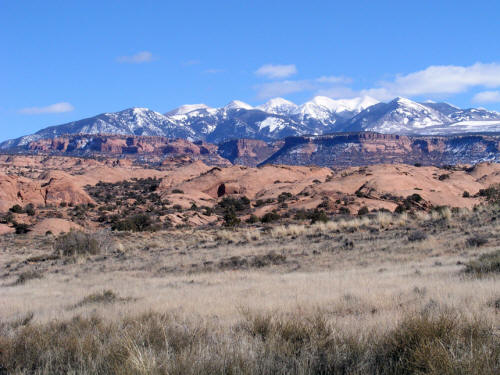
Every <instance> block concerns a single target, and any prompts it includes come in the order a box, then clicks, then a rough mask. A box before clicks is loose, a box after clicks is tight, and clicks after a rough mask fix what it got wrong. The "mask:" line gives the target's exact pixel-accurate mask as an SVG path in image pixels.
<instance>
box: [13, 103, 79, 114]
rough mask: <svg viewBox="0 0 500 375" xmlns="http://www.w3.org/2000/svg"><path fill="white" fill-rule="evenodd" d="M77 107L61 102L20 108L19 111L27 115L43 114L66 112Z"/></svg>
mask: <svg viewBox="0 0 500 375" xmlns="http://www.w3.org/2000/svg"><path fill="white" fill-rule="evenodd" d="M74 109H75V107H73V106H72V105H71V104H70V103H67V102H61V103H55V104H51V105H48V106H46V107H28V108H23V109H21V110H19V113H22V114H25V115H43V114H47V113H64V112H71V111H73V110H74Z"/></svg>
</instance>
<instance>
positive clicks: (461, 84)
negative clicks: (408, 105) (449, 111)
mask: <svg viewBox="0 0 500 375" xmlns="http://www.w3.org/2000/svg"><path fill="white" fill-rule="evenodd" d="M377 86H378V87H375V88H371V89H367V90H362V93H363V94H364V95H370V96H373V97H376V98H377V99H382V100H384V99H388V98H394V97H395V96H408V97H412V96H419V95H441V96H443V95H449V94H458V93H463V92H466V91H467V90H469V89H470V88H472V87H477V86H479V87H489V88H493V87H500V64H496V63H490V64H483V63H476V64H474V65H470V66H456V65H435V66H430V67H428V68H426V69H424V70H420V71H418V72H414V73H410V74H406V75H401V74H400V75H397V76H396V78H395V79H394V80H393V81H382V82H379V84H378V85H377Z"/></svg>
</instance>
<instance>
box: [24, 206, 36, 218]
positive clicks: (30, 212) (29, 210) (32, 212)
mask: <svg viewBox="0 0 500 375" xmlns="http://www.w3.org/2000/svg"><path fill="white" fill-rule="evenodd" d="M24 211H25V212H26V213H27V214H28V216H35V214H36V212H35V206H34V205H33V203H29V204H27V205H26V207H24Z"/></svg>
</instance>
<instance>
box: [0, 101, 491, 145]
mask: <svg viewBox="0 0 500 375" xmlns="http://www.w3.org/2000/svg"><path fill="white" fill-rule="evenodd" d="M339 131H346V132H357V131H374V132H379V133H391V134H456V133H467V132H487V131H490V132H491V131H494V132H499V131H500V113H498V112H493V111H488V110H486V109H482V108H479V109H476V108H470V109H460V108H458V107H455V106H453V105H451V104H447V103H433V102H429V103H427V102H426V103H417V102H414V101H411V100H409V99H405V98H396V99H394V100H392V101H390V102H388V103H379V102H377V101H376V100H375V99H373V98H370V97H362V98H354V99H341V100H334V99H330V98H328V97H325V96H316V97H314V98H313V99H311V100H310V101H308V102H306V103H304V104H301V105H296V104H294V103H292V102H290V101H288V100H285V99H282V98H275V99H271V100H269V101H268V102H267V103H264V104H262V105H260V106H257V107H253V106H251V105H249V104H247V103H244V102H241V101H238V100H234V101H231V102H230V103H228V104H227V105H225V106H223V107H220V108H212V107H209V106H207V105H205V104H188V105H183V106H181V107H179V108H176V109H174V110H171V111H169V112H167V113H165V114H161V113H158V112H155V111H152V110H149V109H146V108H130V109H126V110H123V111H120V112H114V113H103V114H100V115H97V116H95V117H90V118H87V119H83V120H79V121H74V122H70V123H67V124H63V125H58V126H51V127H48V128H45V129H42V130H40V131H39V132H37V133H35V134H32V135H28V136H25V137H21V138H18V139H15V140H10V141H7V142H4V143H2V144H0V149H9V148H12V147H23V146H25V145H27V144H28V143H29V142H31V141H35V140H39V139H44V138H54V137H57V136H60V135H65V134H122V135H149V136H157V135H158V136H165V137H170V138H185V139H189V140H193V141H195V140H203V141H207V142H211V143H220V142H224V141H227V140H231V139H239V138H251V139H259V140H264V141H272V140H276V139H281V138H284V137H288V136H301V135H321V134H327V133H332V132H339Z"/></svg>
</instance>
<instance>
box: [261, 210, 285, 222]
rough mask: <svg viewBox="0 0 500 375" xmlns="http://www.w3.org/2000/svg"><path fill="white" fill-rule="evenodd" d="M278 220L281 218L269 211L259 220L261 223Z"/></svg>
mask: <svg viewBox="0 0 500 375" xmlns="http://www.w3.org/2000/svg"><path fill="white" fill-rule="evenodd" d="M280 218H281V216H280V215H279V214H278V213H277V212H274V211H271V212H267V213H266V214H264V216H262V217H261V218H260V221H261V222H262V223H272V222H273V221H276V220H279V219H280Z"/></svg>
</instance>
